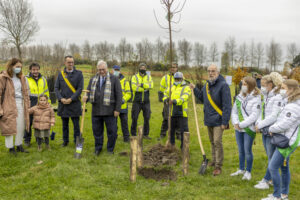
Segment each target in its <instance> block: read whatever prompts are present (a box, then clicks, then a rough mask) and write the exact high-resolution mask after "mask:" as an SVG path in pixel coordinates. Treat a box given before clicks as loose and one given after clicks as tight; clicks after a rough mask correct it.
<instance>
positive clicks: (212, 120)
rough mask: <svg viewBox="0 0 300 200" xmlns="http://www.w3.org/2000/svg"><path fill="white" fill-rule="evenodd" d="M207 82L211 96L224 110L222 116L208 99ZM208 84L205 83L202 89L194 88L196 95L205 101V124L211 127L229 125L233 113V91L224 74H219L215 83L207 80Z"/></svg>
mask: <svg viewBox="0 0 300 200" xmlns="http://www.w3.org/2000/svg"><path fill="white" fill-rule="evenodd" d="M206 84H209V91H210V95H211V98H212V100H213V101H214V102H215V104H216V105H217V106H218V107H219V108H220V109H221V110H222V113H223V115H222V116H221V115H219V114H218V113H217V111H215V109H214V108H213V107H212V106H211V104H210V102H209V101H208V98H207V95H206V89H205V87H206ZM206 84H204V86H203V88H202V90H201V91H200V90H199V89H198V88H195V89H194V93H195V96H196V97H197V98H198V99H199V100H200V101H201V102H202V103H204V106H203V108H204V124H205V125H206V126H210V127H215V126H221V125H228V124H229V120H230V114H231V93H230V88H229V86H228V84H227V83H226V81H225V79H224V77H223V76H222V75H219V77H218V78H217V80H216V81H215V82H214V83H212V84H211V83H209V82H207V83H206Z"/></svg>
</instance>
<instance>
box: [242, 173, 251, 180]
mask: <svg viewBox="0 0 300 200" xmlns="http://www.w3.org/2000/svg"><path fill="white" fill-rule="evenodd" d="M242 180H247V181H250V180H251V172H248V171H246V172H245V174H244V176H243V178H242Z"/></svg>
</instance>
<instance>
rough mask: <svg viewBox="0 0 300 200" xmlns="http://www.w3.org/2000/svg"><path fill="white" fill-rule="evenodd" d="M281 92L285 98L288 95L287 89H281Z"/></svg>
mask: <svg viewBox="0 0 300 200" xmlns="http://www.w3.org/2000/svg"><path fill="white" fill-rule="evenodd" d="M279 93H280V95H281V96H282V97H283V98H286V97H287V94H286V90H283V89H281V90H280V92H279Z"/></svg>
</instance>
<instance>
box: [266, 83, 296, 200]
mask: <svg viewBox="0 0 300 200" xmlns="http://www.w3.org/2000/svg"><path fill="white" fill-rule="evenodd" d="M282 89H283V90H282V91H283V92H282V93H285V94H286V95H285V96H287V98H288V103H287V104H286V105H285V107H284V108H283V110H282V111H281V113H280V115H279V116H278V118H277V120H276V122H275V123H274V124H273V125H272V126H270V128H269V132H270V135H272V137H274V138H273V139H272V143H273V144H274V145H275V146H276V150H275V152H274V154H273V156H272V159H271V160H270V162H269V166H268V169H269V171H270V173H271V177H272V181H273V186H274V193H273V194H270V195H269V196H268V197H267V198H264V199H263V200H277V199H288V194H289V185H290V178H291V175H290V171H289V159H290V156H291V154H292V153H293V152H294V151H295V150H296V148H297V147H298V146H300V128H299V125H300V88H299V85H298V82H297V81H296V80H291V79H288V80H286V81H284V82H283V84H282ZM276 134H281V135H284V136H285V137H286V141H287V143H288V147H281V148H280V147H279V146H278V142H275V138H278V137H277V136H276ZM277 141H278V140H277ZM279 168H281V178H280V174H279Z"/></svg>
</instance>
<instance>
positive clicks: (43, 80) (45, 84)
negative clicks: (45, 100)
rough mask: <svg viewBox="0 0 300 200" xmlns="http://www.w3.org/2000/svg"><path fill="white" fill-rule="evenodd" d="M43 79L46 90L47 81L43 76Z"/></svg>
mask: <svg viewBox="0 0 300 200" xmlns="http://www.w3.org/2000/svg"><path fill="white" fill-rule="evenodd" d="M42 79H43V82H44V89H45V87H46V80H45V78H44V77H43V76H42Z"/></svg>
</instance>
